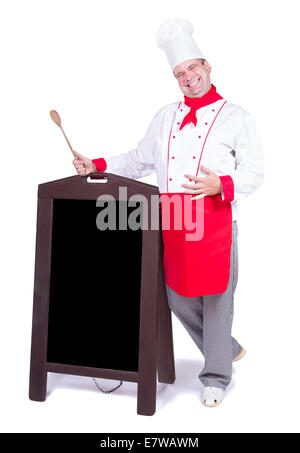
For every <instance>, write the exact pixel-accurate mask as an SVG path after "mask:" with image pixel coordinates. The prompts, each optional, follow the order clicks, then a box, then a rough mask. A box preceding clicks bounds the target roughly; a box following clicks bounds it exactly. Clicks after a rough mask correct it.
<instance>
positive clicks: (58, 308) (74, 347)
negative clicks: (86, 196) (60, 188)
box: [47, 199, 142, 371]
mask: <svg viewBox="0 0 300 453" xmlns="http://www.w3.org/2000/svg"><path fill="white" fill-rule="evenodd" d="M108 203H114V202H112V201H109V202H108ZM119 203H126V202H125V201H116V205H117V206H116V213H117V222H116V224H117V225H118V224H119V217H118V213H119ZM102 209H103V208H102ZM99 211H101V208H99V207H98V208H97V207H96V203H95V200H57V199H56V200H54V204H53V226H52V256H51V280H50V302H49V324H48V348H47V351H48V352H47V361H48V362H55V363H65V364H70V365H74V364H77V365H81V366H90V367H101V368H110V369H115V370H127V371H138V356H139V317H140V292H141V258H142V230H141V229H139V230H137V231H132V230H130V229H127V230H121V231H120V230H109V229H107V230H104V231H100V230H99V229H98V228H97V225H96V217H97V214H98V213H99ZM131 211H133V207H131V208H130V207H127V212H128V214H130V212H131Z"/></svg>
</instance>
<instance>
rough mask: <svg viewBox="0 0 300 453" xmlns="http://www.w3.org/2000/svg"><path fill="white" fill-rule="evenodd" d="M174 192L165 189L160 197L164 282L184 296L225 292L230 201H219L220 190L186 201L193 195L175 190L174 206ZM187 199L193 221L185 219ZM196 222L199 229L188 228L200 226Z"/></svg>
mask: <svg viewBox="0 0 300 453" xmlns="http://www.w3.org/2000/svg"><path fill="white" fill-rule="evenodd" d="M173 195H174V194H172V193H164V194H161V199H160V201H161V204H160V206H161V216H162V217H161V219H162V234H163V242H164V272H165V282H166V284H167V285H168V286H169V287H170V288H172V289H173V290H174V291H176V292H177V293H178V294H180V295H181V296H185V297H198V296H207V295H212V294H219V293H223V292H225V291H226V289H227V286H228V281H229V274H230V250H231V241H232V212H231V204H230V203H224V204H223V203H220V199H221V195H220V194H218V195H213V196H208V197H204V198H203V199H200V200H192V201H188V200H190V198H191V196H192V195H190V194H185V193H178V194H175V195H176V196H177V197H180V199H181V203H182V209H179V210H178V206H179V205H178V204H176V206H175V207H173V204H172V203H170V200H171V199H172V196H173ZM185 197H189V198H188V200H187V199H186V200H185ZM187 201H188V203H187V206H190V210H191V211H192V217H191V219H192V222H193V224H192V223H189V222H187V221H186V216H187V211H186V209H185V202H187ZM170 206H171V209H170ZM180 217H181V228H180V229H178V227H179V226H180V224H179V223H178V221H179V220H180ZM168 218H170V222H169V223H168V221H167V220H168ZM196 221H197V223H196ZM199 222H200V228H198V231H197V227H196V226H195V227H194V229H191V226H192V225H198V226H199ZM193 234H195V236H194V238H193ZM191 238H192V240H191ZM195 238H196V240H194V239H195Z"/></svg>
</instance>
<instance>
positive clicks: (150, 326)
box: [29, 173, 175, 415]
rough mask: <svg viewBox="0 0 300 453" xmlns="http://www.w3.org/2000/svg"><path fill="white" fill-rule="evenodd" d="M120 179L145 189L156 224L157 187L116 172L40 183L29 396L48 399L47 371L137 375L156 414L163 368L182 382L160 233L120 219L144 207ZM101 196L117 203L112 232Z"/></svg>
mask: <svg viewBox="0 0 300 453" xmlns="http://www.w3.org/2000/svg"><path fill="white" fill-rule="evenodd" d="M99 179H102V180H104V181H105V182H104V183H101V184H96V183H95V182H98V180H99ZM89 181H90V182H89ZM120 187H122V188H126V191H127V194H128V198H129V197H131V196H132V195H133V196H136V195H137V194H138V195H142V196H143V197H144V200H146V201H145V203H144V205H145V206H147V208H146V209H147V216H145V217H148V223H149V225H151V197H152V196H153V195H156V196H157V195H158V189H157V187H155V186H151V185H149V184H144V183H141V182H138V181H134V180H131V179H128V178H123V177H120V176H117V175H112V174H109V173H101V174H99V173H96V174H92V175H90V177H89V178H86V177H80V176H73V177H70V178H64V179H60V180H57V181H51V182H48V183H44V184H40V185H39V189H38V212H37V231H36V260H35V278H34V300H33V320H32V342H31V362H30V383H29V397H30V399H31V400H34V401H44V400H45V399H46V390H47V373H48V372H55V373H65V374H75V375H82V376H91V377H98V378H107V379H116V380H123V381H130V382H136V383H137V396H138V398H137V412H138V414H141V415H152V414H154V412H155V404H156V403H155V401H156V379H157V377H156V375H157V376H158V381H159V382H165V383H173V382H174V380H175V369H174V354H173V341H172V325H171V313H170V310H169V307H168V303H167V298H166V292H165V285H164V277H163V264H162V262H163V245H162V235H161V231H160V229H156V230H155V229H153V230H152V229H141V228H137V229H129V228H126V229H124V228H123V227H122V228H121V227H120V224H119V218H118V215H119V211H120V208H124V207H126V209H127V212H128V216H130V214H131V212H132V210H134V209H136V206H137V204H132V202H128V200H124V199H123V198H122V199H119V188H120ZM103 194H105V195H108V196H109V197H111V198H113V199H114V200H115V201H107V202H106V203H107V204H106V206H108V205H109V203H115V207H116V209H115V212H116V216H117V217H116V227H115V228H112V229H107V230H103V229H99V225H98V224H97V222H96V219H97V216H98V214H99V213H100V212H101V209H103V207H102V208H101V207H99V206H98V205H97V203H96V200H97V198H98V197H99V195H103ZM125 204H126V206H125ZM143 212H144V211H143ZM143 221H144V220H143V219H142V221H141V224H143Z"/></svg>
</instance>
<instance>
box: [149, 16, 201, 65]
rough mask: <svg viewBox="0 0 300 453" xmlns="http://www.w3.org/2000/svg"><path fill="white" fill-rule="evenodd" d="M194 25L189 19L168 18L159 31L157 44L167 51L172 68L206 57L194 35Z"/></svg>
mask: <svg viewBox="0 0 300 453" xmlns="http://www.w3.org/2000/svg"><path fill="white" fill-rule="evenodd" d="M192 33H193V26H192V24H191V23H190V22H188V21H187V20H182V19H167V20H165V21H164V22H163V23H162V24H161V26H160V28H159V30H158V33H157V45H158V47H160V48H161V49H162V50H164V51H165V53H166V55H167V58H168V60H169V63H170V65H171V68H172V70H173V69H174V68H175V66H177V65H178V64H179V63H181V62H182V61H185V60H191V59H193V58H204V57H203V55H202V53H201V52H200V50H199V48H198V46H197V44H196V43H195V41H194V39H193V37H192Z"/></svg>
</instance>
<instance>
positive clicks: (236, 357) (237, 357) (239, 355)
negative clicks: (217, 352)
mask: <svg viewBox="0 0 300 453" xmlns="http://www.w3.org/2000/svg"><path fill="white" fill-rule="evenodd" d="M245 354H246V349H244V348H242V349H241V350H240V352H238V353H237V355H236V356H235V358H234V359H233V362H237V361H238V360H241V359H242V358H243V357H244V355H245Z"/></svg>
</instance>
